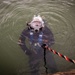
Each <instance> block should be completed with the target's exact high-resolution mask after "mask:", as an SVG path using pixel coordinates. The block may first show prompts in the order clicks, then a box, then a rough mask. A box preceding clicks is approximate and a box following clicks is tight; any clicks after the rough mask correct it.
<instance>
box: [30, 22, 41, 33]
mask: <svg viewBox="0 0 75 75" xmlns="http://www.w3.org/2000/svg"><path fill="white" fill-rule="evenodd" d="M30 26H31V29H32V30H33V31H35V32H39V31H40V29H41V28H42V24H41V22H39V21H34V22H33V23H32V24H31V25H30Z"/></svg>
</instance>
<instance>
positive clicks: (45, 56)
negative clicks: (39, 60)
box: [44, 48, 48, 74]
mask: <svg viewBox="0 0 75 75" xmlns="http://www.w3.org/2000/svg"><path fill="white" fill-rule="evenodd" d="M44 67H45V69H46V70H45V72H46V74H48V71H47V66H46V48H44Z"/></svg>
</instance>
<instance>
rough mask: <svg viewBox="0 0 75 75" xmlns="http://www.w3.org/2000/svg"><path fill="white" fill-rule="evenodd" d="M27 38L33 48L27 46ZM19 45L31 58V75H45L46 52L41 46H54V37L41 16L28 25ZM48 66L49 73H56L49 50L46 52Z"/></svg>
mask: <svg viewBox="0 0 75 75" xmlns="http://www.w3.org/2000/svg"><path fill="white" fill-rule="evenodd" d="M26 38H27V39H28V40H29V44H30V46H31V48H28V47H27V46H26V43H25V40H26ZM18 44H19V45H20V47H21V48H22V50H23V51H24V52H25V54H26V55H27V56H28V57H29V66H30V73H31V75H41V74H45V67H44V50H43V48H42V47H41V46H42V45H43V44H46V45H48V46H49V47H50V46H51V45H53V44H54V36H53V34H52V32H51V30H50V29H49V28H48V27H47V22H46V21H45V20H44V19H43V18H42V17H41V16H40V15H37V16H36V15H34V17H33V18H32V20H31V22H29V23H27V28H25V29H24V30H23V31H22V33H21V35H20V37H19V41H18ZM46 66H47V70H48V73H54V72H56V69H57V68H56V64H55V61H54V58H53V56H52V54H51V53H50V52H49V51H48V50H47V51H46Z"/></svg>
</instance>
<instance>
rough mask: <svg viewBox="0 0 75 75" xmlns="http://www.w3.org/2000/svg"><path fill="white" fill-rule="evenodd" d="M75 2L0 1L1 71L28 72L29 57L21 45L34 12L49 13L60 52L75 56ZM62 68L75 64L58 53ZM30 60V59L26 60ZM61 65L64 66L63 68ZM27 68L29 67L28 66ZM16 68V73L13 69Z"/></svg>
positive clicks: (49, 0)
mask: <svg viewBox="0 0 75 75" xmlns="http://www.w3.org/2000/svg"><path fill="white" fill-rule="evenodd" d="M74 13H75V1H74V0H2V1H1V0H0V66H1V67H0V70H1V73H3V72H5V73H8V74H9V72H8V71H9V70H10V73H13V72H14V73H15V72H16V71H18V70H19V71H20V72H22V73H23V72H24V73H25V72H26V70H28V68H27V66H28V65H27V61H28V60H27V56H25V55H24V54H23V52H22V51H21V49H20V48H19V46H18V45H17V41H18V37H19V35H20V33H21V31H22V30H23V29H24V27H26V25H25V23H26V22H27V21H30V20H31V18H32V16H33V15H34V14H41V15H43V16H45V18H46V20H47V22H48V27H49V28H51V30H52V32H53V34H54V37H55V44H54V45H53V46H52V48H53V49H56V50H57V51H59V52H60V53H62V54H64V55H67V56H69V57H70V58H72V59H75V55H74V53H75V50H74V49H75V41H74V40H75V21H74V19H75V14H74ZM54 58H55V61H56V63H57V66H58V70H59V71H64V70H69V69H72V68H75V65H73V64H71V63H69V62H67V61H65V60H64V59H62V58H59V57H58V56H57V55H54ZM25 60H27V61H25ZM60 67H61V68H60ZM25 68H27V69H25ZM12 71H13V72H12Z"/></svg>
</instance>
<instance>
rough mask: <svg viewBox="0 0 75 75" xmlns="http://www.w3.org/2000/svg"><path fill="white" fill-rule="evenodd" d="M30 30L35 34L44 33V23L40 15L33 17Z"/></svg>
mask: <svg viewBox="0 0 75 75" xmlns="http://www.w3.org/2000/svg"><path fill="white" fill-rule="evenodd" d="M28 27H29V29H30V30H31V31H34V32H39V31H42V30H43V28H44V21H43V19H42V17H41V16H40V15H38V16H35V15H34V17H33V19H32V21H31V22H30V23H29V25H28Z"/></svg>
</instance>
